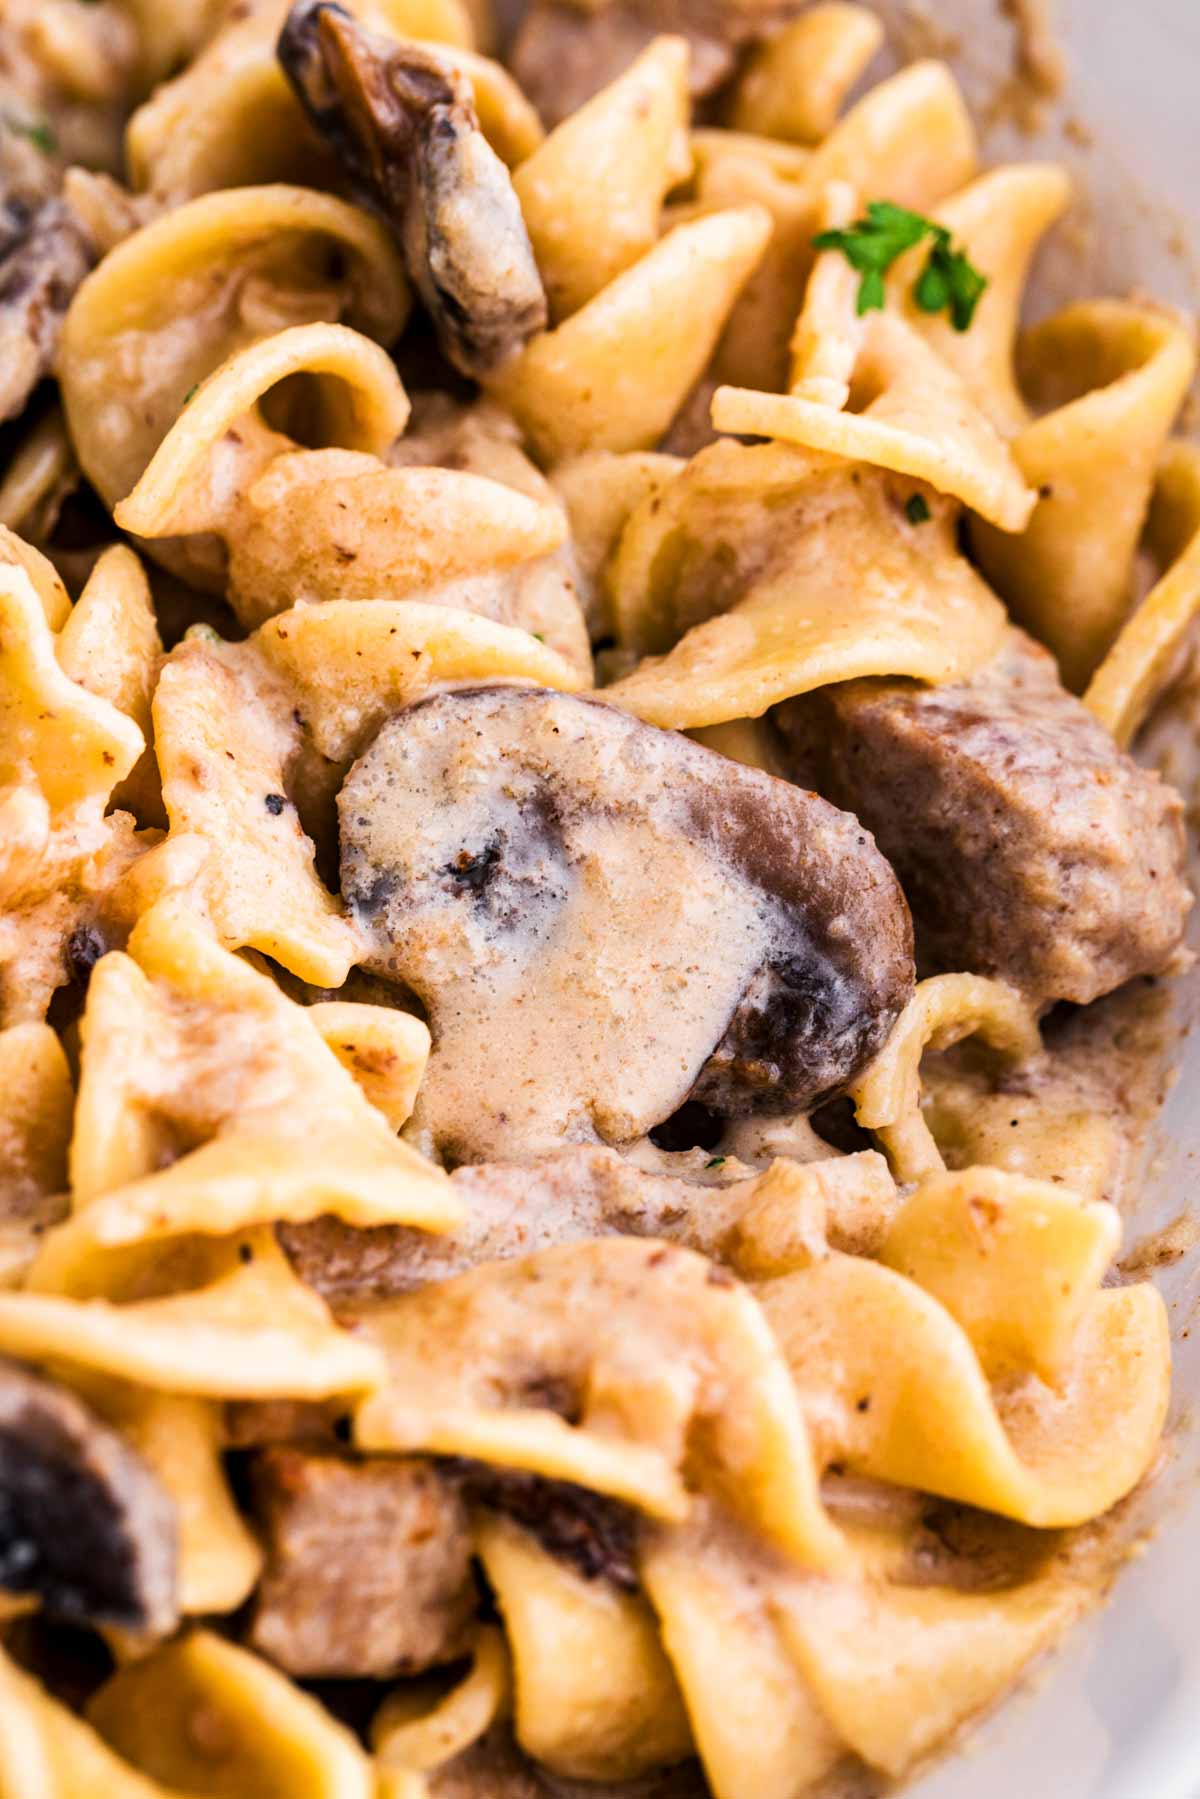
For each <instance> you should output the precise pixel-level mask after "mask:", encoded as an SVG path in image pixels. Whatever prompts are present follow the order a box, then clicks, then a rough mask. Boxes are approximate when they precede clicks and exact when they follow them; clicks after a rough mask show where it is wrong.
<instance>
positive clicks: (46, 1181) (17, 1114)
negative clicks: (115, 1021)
mask: <svg viewBox="0 0 1200 1799" xmlns="http://www.w3.org/2000/svg"><path fill="white" fill-rule="evenodd" d="M74 1106H75V1091H74V1088H73V1087H72V1085H71V1071H70V1069H69V1068H68V1066H67V1058H66V1055H65V1053H64V1051H63V1047H62V1044H61V1043H60V1042H59V1039H58V1035H57V1033H56V1032H55V1031H54V1030H53V1029H52V1028H51V1027H50V1025H48V1024H39V1023H35V1022H34V1021H32V1020H30V1021H28V1022H26V1023H24V1024H14V1025H10V1026H9V1028H8V1029H7V1030H6V1031H0V1192H2V1193H3V1194H4V1215H3V1217H2V1218H0V1288H3V1287H11V1286H16V1285H17V1284H18V1282H19V1281H20V1280H21V1279H22V1277H23V1276H24V1274H25V1272H26V1270H27V1268H28V1266H29V1264H30V1262H31V1261H32V1260H33V1257H34V1254H35V1252H36V1249H37V1245H38V1240H39V1237H40V1235H41V1233H42V1231H43V1230H44V1229H45V1227H46V1225H47V1224H50V1223H53V1222H54V1221H55V1220H56V1219H57V1218H58V1217H59V1216H60V1215H61V1212H62V1210H63V1206H64V1204H65V1202H64V1201H63V1200H62V1199H61V1197H60V1196H61V1195H62V1194H63V1193H64V1192H65V1191H66V1185H67V1145H68V1143H69V1142H70V1138H71V1119H72V1113H73V1111H74Z"/></svg>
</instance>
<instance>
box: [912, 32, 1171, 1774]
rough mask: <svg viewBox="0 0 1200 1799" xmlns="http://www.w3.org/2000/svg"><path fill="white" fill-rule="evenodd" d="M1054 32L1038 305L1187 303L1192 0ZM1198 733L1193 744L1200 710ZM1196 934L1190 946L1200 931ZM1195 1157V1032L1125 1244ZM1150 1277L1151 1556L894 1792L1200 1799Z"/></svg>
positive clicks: (986, 79)
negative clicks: (1093, 298) (1077, 212)
mask: <svg viewBox="0 0 1200 1799" xmlns="http://www.w3.org/2000/svg"><path fill="white" fill-rule="evenodd" d="M879 10H880V11H881V12H883V13H884V14H885V15H890V16H891V17H892V18H893V19H896V20H899V19H900V18H901V17H902V16H903V15H904V14H905V13H907V14H908V15H909V16H910V17H911V14H912V11H913V7H912V5H911V4H908V3H904V4H902V3H901V0H895V4H893V3H892V0H880V4H879ZM921 10H922V11H923V12H924V14H925V15H926V17H927V18H928V19H930V20H935V21H936V27H937V29H938V30H939V31H945V32H946V33H947V34H953V35H955V36H957V37H959V38H960V39H961V45H960V46H959V47H958V48H956V49H955V50H954V51H953V52H952V53H951V54H950V56H949V60H950V61H951V62H952V63H953V64H954V65H955V66H956V68H957V69H958V70H959V73H960V76H961V77H962V79H963V82H964V85H965V86H966V87H967V88H968V91H969V92H970V94H971V97H972V100H973V102H974V103H975V104H976V107H977V108H978V107H979V103H980V101H986V97H987V96H988V94H989V93H993V94H994V92H995V90H996V86H997V80H998V72H999V71H1003V70H1004V69H1005V68H1006V66H1007V65H1008V64H1009V63H1010V61H1011V53H1012V46H1013V27H1012V25H1011V22H1009V21H1006V19H1005V17H1004V15H1003V14H1002V12H1001V8H1000V6H999V4H998V0H928V3H927V4H925V5H924V6H923V7H922V8H921ZM1057 26H1058V32H1057V35H1058V37H1059V39H1060V41H1061V42H1062V44H1063V46H1064V48H1065V50H1066V53H1067V61H1068V68H1069V73H1068V87H1067V90H1066V94H1065V96H1064V100H1063V101H1062V103H1061V104H1058V105H1056V106H1054V107H1053V108H1052V109H1051V110H1050V116H1049V117H1048V118H1047V120H1046V121H1045V125H1044V128H1043V129H1042V130H1041V131H1039V133H1038V134H1037V135H1036V136H1034V137H1033V138H1032V139H1030V138H1027V137H1026V138H1023V137H1021V136H1020V135H1019V134H1017V133H1016V132H1014V131H1013V129H1012V128H1011V127H1001V128H1000V129H999V130H996V131H993V132H992V133H990V134H989V136H988V138H987V140H986V142H987V151H988V155H989V158H990V159H995V158H997V157H1009V156H1017V157H1020V158H1023V159H1025V158H1029V157H1031V156H1040V155H1046V156H1050V157H1054V158H1056V159H1057V158H1059V157H1061V158H1062V159H1063V160H1066V161H1068V162H1069V163H1070V164H1071V166H1072V168H1073V169H1074V170H1075V171H1077V172H1078V173H1079V174H1080V175H1081V177H1082V179H1083V181H1084V183H1085V184H1086V191H1087V196H1088V198H1087V202H1086V208H1085V211H1086V210H1090V211H1091V213H1092V214H1093V222H1094V227H1095V237H1094V241H1092V242H1090V243H1089V244H1087V246H1086V247H1085V248H1084V249H1083V251H1082V252H1081V250H1080V248H1079V246H1078V245H1077V244H1076V243H1073V242H1072V241H1071V234H1066V236H1065V237H1064V236H1061V235H1060V238H1059V243H1058V247H1057V248H1054V247H1052V248H1051V249H1050V251H1049V253H1048V255H1047V256H1046V257H1045V258H1044V259H1043V262H1042V265H1041V268H1040V270H1039V275H1038V279H1037V282H1036V283H1035V288H1034V292H1033V295H1032V305H1033V309H1034V311H1035V312H1041V311H1044V310H1045V308H1046V305H1047V304H1048V303H1049V302H1051V301H1058V300H1062V299H1064V298H1075V297H1078V296H1080V295H1083V294H1085V293H1088V292H1109V293H1118V294H1120V293H1127V292H1129V291H1130V290H1131V289H1133V288H1139V289H1144V290H1147V291H1149V292H1152V293H1155V294H1157V295H1159V296H1161V297H1162V298H1164V299H1167V300H1170V301H1172V302H1173V303H1176V304H1179V305H1185V306H1190V307H1192V308H1196V307H1197V306H1198V305H1200V0H1059V3H1058V9H1057ZM1080 126H1082V127H1084V128H1085V130H1084V131H1082V132H1081V131H1080V129H1079V127H1080ZM1087 135H1090V137H1091V139H1092V142H1091V144H1090V145H1087V146H1084V145H1083V144H1081V143H1080V141H1079V140H1080V139H1081V138H1082V137H1084V136H1087ZM1189 238H1190V245H1189V244H1188V242H1187V241H1186V240H1188V239H1189ZM1181 240H1182V241H1181ZM1195 731H1196V735H1197V737H1198V738H1200V720H1197V721H1196V725H1195ZM1193 924H1194V926H1197V927H1200V921H1197V920H1195V919H1194V920H1193ZM1192 936H1193V942H1194V943H1197V944H1198V945H1200V928H1194V929H1193V933H1192ZM1178 1006H1179V1012H1180V1022H1181V1023H1182V1024H1183V1025H1184V1026H1185V1027H1186V1025H1187V1024H1188V1023H1189V1022H1193V1021H1194V1020H1195V1018H1196V1016H1197V1014H1198V1013H1200V973H1196V974H1194V975H1193V976H1191V977H1188V978H1187V979H1186V980H1185V981H1183V982H1182V983H1180V993H1179V996H1178ZM1198 1158H1200V1034H1194V1035H1193V1036H1192V1037H1191V1039H1190V1040H1185V1041H1184V1043H1183V1046H1182V1057H1181V1062H1180V1065H1179V1076H1178V1080H1177V1082H1176V1084H1175V1086H1174V1089H1173V1091H1172V1093H1171V1096H1170V1099H1169V1102H1168V1104H1167V1107H1166V1110H1165V1112H1164V1114H1163V1116H1162V1119H1161V1120H1160V1123H1159V1125H1158V1127H1157V1128H1156V1130H1155V1131H1154V1133H1153V1135H1152V1139H1151V1142H1150V1144H1149V1145H1148V1149H1147V1157H1146V1161H1147V1174H1146V1177H1145V1184H1144V1188H1143V1192H1142V1198H1141V1201H1140V1203H1139V1206H1138V1209H1137V1211H1136V1212H1135V1213H1134V1214H1133V1215H1131V1216H1130V1218H1129V1219H1128V1222H1127V1225H1126V1241H1127V1242H1128V1243H1133V1242H1136V1241H1137V1240H1138V1239H1139V1238H1140V1237H1142V1236H1144V1235H1146V1234H1148V1233H1149V1232H1152V1231H1155V1230H1157V1229H1160V1228H1162V1227H1163V1226H1164V1225H1166V1224H1167V1223H1169V1222H1170V1221H1171V1220H1173V1219H1174V1218H1176V1217H1177V1216H1178V1215H1179V1213H1180V1212H1181V1211H1182V1210H1183V1209H1184V1208H1185V1207H1186V1206H1187V1205H1188V1204H1189V1202H1191V1201H1192V1200H1193V1198H1194V1194H1195V1187H1196V1175H1197V1171H1198V1167H1200V1161H1198ZM1157 1278H1158V1279H1159V1284H1160V1285H1161V1287H1162V1290H1163V1293H1164V1295H1165V1297H1166V1299H1167V1302H1168V1305H1169V1308H1170V1313H1171V1321H1172V1330H1173V1334H1174V1336H1175V1357H1176V1361H1175V1398H1174V1405H1173V1409H1172V1417H1171V1423H1170V1426H1169V1429H1170V1432H1171V1441H1172V1450H1173V1454H1172V1459H1171V1462H1170V1464H1169V1466H1168V1468H1167V1470H1166V1471H1165V1473H1164V1474H1163V1475H1161V1476H1160V1478H1159V1479H1158V1480H1157V1481H1156V1482H1155V1483H1154V1484H1153V1486H1152V1487H1151V1488H1150V1490H1149V1491H1148V1493H1147V1494H1146V1496H1145V1499H1144V1502H1143V1504H1144V1510H1145V1518H1146V1522H1147V1524H1148V1526H1150V1527H1151V1530H1152V1534H1151V1536H1150V1540H1149V1542H1148V1545H1147V1547H1146V1549H1145V1553H1144V1554H1142V1555H1141V1556H1140V1557H1139V1559H1136V1560H1134V1561H1133V1562H1132V1563H1131V1564H1130V1565H1128V1566H1127V1567H1126V1568H1125V1569H1124V1571H1123V1572H1122V1573H1121V1575H1120V1576H1119V1578H1118V1580H1117V1582H1116V1585H1115V1587H1114V1589H1113V1591H1112V1593H1111V1595H1110V1597H1109V1598H1108V1600H1107V1602H1106V1603H1105V1604H1104V1605H1103V1606H1102V1607H1101V1608H1100V1609H1099V1610H1097V1611H1096V1612H1095V1613H1094V1614H1093V1615H1092V1616H1091V1617H1090V1618H1089V1619H1087V1620H1086V1621H1085V1622H1084V1623H1083V1624H1082V1625H1081V1626H1079V1627H1078V1628H1077V1629H1076V1630H1075V1632H1074V1633H1073V1634H1072V1635H1071V1636H1069V1637H1068V1638H1067V1640H1066V1642H1065V1644H1064V1645H1063V1647H1062V1648H1061V1649H1060V1650H1059V1651H1058V1652H1057V1653H1056V1654H1055V1655H1054V1656H1052V1657H1051V1658H1049V1659H1048V1660H1047V1661H1046V1662H1045V1663H1043V1664H1042V1665H1041V1666H1040V1667H1039V1668H1038V1669H1037V1670H1036V1673H1035V1675H1034V1677H1033V1679H1032V1680H1031V1681H1029V1682H1028V1683H1026V1686H1025V1688H1024V1689H1023V1690H1021V1691H1019V1692H1018V1693H1017V1694H1015V1695H1013V1696H1012V1697H1010V1698H1009V1700H1008V1701H1007V1702H1006V1703H1005V1704H1003V1705H1002V1706H1001V1707H1000V1708H999V1709H998V1710H997V1711H996V1712H995V1713H994V1714H993V1715H992V1717H991V1718H990V1719H989V1720H988V1721H987V1722H985V1723H984V1724H982V1725H981V1726H979V1727H977V1729H976V1730H975V1731H973V1732H972V1733H971V1735H970V1737H969V1738H968V1739H967V1741H966V1743H965V1746H964V1747H963V1749H961V1750H960V1751H959V1752H957V1753H955V1752H951V1753H950V1754H949V1755H948V1756H947V1757H946V1758H945V1759H944V1760H942V1761H940V1762H938V1763H936V1764H935V1765H934V1766H933V1768H932V1769H931V1771H930V1772H929V1773H927V1774H925V1775H924V1776H922V1777H920V1778H918V1779H917V1780H915V1781H914V1782H913V1783H912V1785H911V1786H910V1787H909V1788H907V1789H906V1794H907V1795H908V1799H1013V1795H1014V1794H1019V1795H1022V1796H1023V1799H1200V1432H1198V1431H1197V1429H1196V1417H1197V1412H1198V1410H1200V1252H1193V1253H1192V1254H1191V1255H1189V1256H1188V1257H1186V1258H1185V1259H1184V1260H1183V1261H1182V1262H1180V1263H1178V1264H1176V1265H1175V1266H1174V1267H1172V1268H1169V1269H1167V1270H1165V1271H1164V1272H1163V1273H1162V1274H1161V1275H1160V1276H1159V1277H1157ZM1193 1324H1194V1325H1195V1326H1196V1328H1195V1329H1190V1326H1191V1325H1193Z"/></svg>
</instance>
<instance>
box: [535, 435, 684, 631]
mask: <svg viewBox="0 0 1200 1799" xmlns="http://www.w3.org/2000/svg"><path fill="white" fill-rule="evenodd" d="M684 467H685V463H684V460H683V458H682V457H681V456H668V455H666V454H664V452H663V451H661V450H629V451H627V452H625V453H623V454H622V453H620V452H617V451H613V450H592V451H586V450H585V451H584V453H583V455H582V456H572V457H570V458H569V459H568V460H567V461H566V462H560V463H559V464H558V466H557V468H556V469H555V470H554V487H555V490H556V492H557V493H558V494H559V496H560V498H561V499H562V501H563V504H564V505H565V506H566V509H567V516H568V518H569V519H570V521H571V542H572V544H573V546H574V550H575V560H576V566H577V568H578V570H579V574H580V576H581V579H582V586H583V592H582V596H581V598H582V602H583V608H584V613H585V616H586V618H587V624H588V631H589V633H590V635H591V637H592V639H593V640H594V641H595V640H597V639H600V638H604V637H611V636H612V635H613V619H612V608H611V606H610V604H609V598H608V593H607V591H606V588H605V585H604V581H603V574H604V568H605V565H606V563H607V562H608V559H609V557H610V556H611V555H612V553H613V551H614V550H615V549H616V547H617V544H618V542H619V540H620V536H621V532H622V531H623V530H624V528H625V526H626V525H627V524H628V522H629V518H630V516H631V514H632V513H633V512H634V511H635V510H636V509H637V507H638V506H640V505H641V503H642V502H643V501H644V500H649V499H652V498H654V497H655V496H656V495H658V494H660V493H661V492H662V491H663V489H664V487H666V486H667V485H668V483H669V482H671V481H673V480H674V478H675V476H676V475H677V474H679V473H680V471H681V470H682V469H683V468H684Z"/></svg>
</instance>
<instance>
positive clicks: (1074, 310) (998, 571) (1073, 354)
mask: <svg viewBox="0 0 1200 1799" xmlns="http://www.w3.org/2000/svg"><path fill="white" fill-rule="evenodd" d="M1195 369H1196V352H1195V348H1194V346H1193V342H1192V338H1191V334H1190V332H1189V330H1188V329H1187V327H1186V326H1185V325H1184V324H1183V323H1182V322H1181V321H1180V320H1179V319H1178V318H1176V317H1173V316H1172V315H1171V314H1170V313H1167V312H1165V311H1162V312H1160V311H1157V310H1155V309H1153V308H1151V307H1149V306H1143V305H1137V304H1135V303H1133V302H1132V301H1124V300H1088V301H1081V302H1079V303H1077V304H1076V305H1074V306H1069V307H1067V308H1066V310H1065V311H1063V312H1059V313H1056V314H1054V316H1053V317H1052V318H1049V319H1046V320H1044V321H1043V322H1042V323H1041V324H1040V325H1036V326H1034V327H1033V328H1032V329H1031V330H1030V331H1028V332H1027V333H1026V334H1025V335H1024V337H1023V338H1022V339H1021V340H1020V342H1019V344H1018V355H1017V370H1018V376H1019V378H1020V380H1021V385H1022V388H1023V390H1024V392H1025V394H1026V395H1027V396H1028V398H1029V399H1030V400H1031V401H1032V402H1033V403H1035V404H1038V405H1040V406H1041V407H1043V408H1045V409H1046V410H1044V411H1043V413H1042V416H1041V417H1039V418H1037V419H1035V420H1034V422H1033V423H1032V424H1029V425H1027V426H1026V427H1025V429H1024V430H1023V431H1021V432H1020V433H1019V435H1018V436H1017V437H1015V438H1014V439H1013V454H1014V456H1015V457H1016V460H1017V463H1018V465H1019V467H1020V469H1021V471H1022V473H1023V474H1024V476H1025V479H1026V481H1027V482H1028V484H1029V486H1030V487H1032V488H1034V489H1036V490H1037V492H1038V494H1039V496H1040V497H1039V500H1038V504H1037V507H1036V509H1035V511H1034V513H1033V516H1032V518H1031V519H1030V521H1029V523H1028V525H1027V526H1026V528H1025V530H1024V532H1023V533H1022V534H1021V535H1020V536H1019V537H1009V536H1005V535H1004V534H1003V533H1000V532H997V531H996V530H995V529H994V528H993V527H992V526H991V525H989V524H987V523H986V522H985V521H983V520H979V521H976V522H975V524H974V527H973V542H974V547H975V550H976V553H977V555H978V557H979V561H980V565H981V567H982V569H983V572H984V574H985V575H986V576H987V578H988V579H989V580H990V581H991V582H992V583H993V585H994V586H995V587H996V589H997V591H998V592H999V593H1000V594H1001V595H1002V596H1003V598H1004V599H1005V600H1006V601H1007V602H1008V604H1009V605H1010V606H1011V607H1012V609H1013V614H1014V616H1015V617H1016V619H1017V620H1018V622H1019V623H1021V624H1024V625H1026V626H1027V627H1029V628H1030V629H1031V630H1033V631H1035V632H1036V633H1037V635H1038V637H1039V638H1040V640H1041V641H1042V642H1043V643H1044V644H1045V645H1046V647H1047V648H1048V649H1050V650H1052V651H1053V652H1054V654H1055V656H1056V657H1057V658H1058V663H1059V667H1060V669H1061V670H1062V676H1063V680H1064V682H1065V683H1066V685H1067V686H1068V687H1070V688H1071V689H1072V690H1073V691H1075V692H1080V691H1082V690H1083V689H1084V688H1085V687H1086V686H1087V683H1088V681H1089V680H1090V678H1091V676H1092V675H1093V674H1094V673H1095V670H1096V668H1097V667H1098V665H1099V664H1100V662H1101V661H1102V659H1103V657H1104V656H1105V654H1106V652H1107V651H1108V650H1109V649H1110V648H1111V646H1112V644H1113V642H1114V640H1115V639H1116V636H1117V633H1118V632H1119V630H1120V628H1121V626H1122V624H1123V622H1124V620H1125V617H1126V614H1127V612H1128V610H1129V604H1130V599H1131V588H1132V583H1133V561H1134V554H1135V551H1136V549H1137V545H1138V540H1139V538H1140V536H1141V533H1142V528H1143V525H1144V523H1145V519H1146V514H1147V511H1148V509H1149V506H1150V500H1151V494H1152V492H1153V488H1154V482H1155V476H1156V473H1157V469H1158V463H1159V458H1160V456H1161V455H1162V452H1163V449H1164V447H1165V445H1166V442H1167V438H1168V436H1169V434H1170V431H1171V428H1172V425H1173V424H1174V422H1175V418H1176V415H1177V413H1178V412H1179V409H1180V407H1181V405H1182V404H1183V400H1184V397H1185V395H1186V394H1187V391H1188V387H1189V386H1190V384H1191V381H1192V377H1193V375H1194V373H1195Z"/></svg>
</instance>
